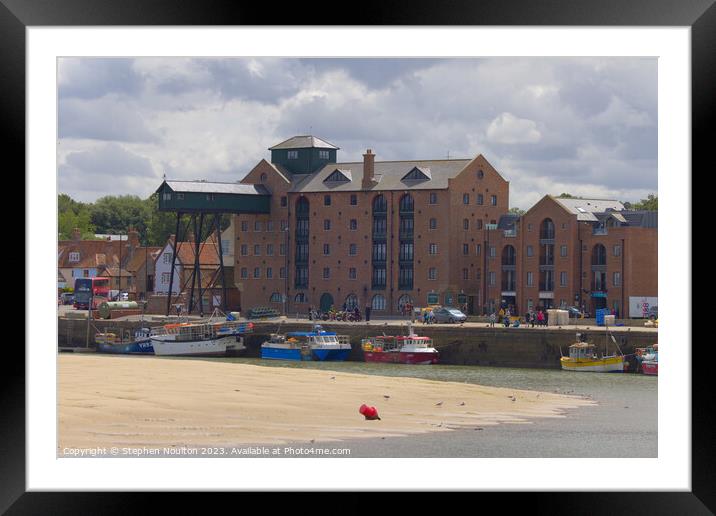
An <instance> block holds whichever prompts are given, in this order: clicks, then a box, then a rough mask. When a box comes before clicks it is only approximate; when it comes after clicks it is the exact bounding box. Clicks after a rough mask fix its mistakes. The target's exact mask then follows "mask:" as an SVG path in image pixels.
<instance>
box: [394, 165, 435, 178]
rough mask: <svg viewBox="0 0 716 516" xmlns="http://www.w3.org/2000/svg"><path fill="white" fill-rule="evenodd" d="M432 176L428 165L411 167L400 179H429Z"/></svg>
mask: <svg viewBox="0 0 716 516" xmlns="http://www.w3.org/2000/svg"><path fill="white" fill-rule="evenodd" d="M432 178H433V176H432V174H431V173H430V168H428V167H424V166H423V167H413V168H411V169H410V172H408V173H407V174H405V175H404V176H403V178H402V179H401V181H430V180H431V179H432Z"/></svg>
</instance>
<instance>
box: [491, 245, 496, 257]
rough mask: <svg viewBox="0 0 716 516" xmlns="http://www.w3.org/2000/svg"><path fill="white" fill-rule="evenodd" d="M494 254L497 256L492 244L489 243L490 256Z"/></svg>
mask: <svg viewBox="0 0 716 516" xmlns="http://www.w3.org/2000/svg"><path fill="white" fill-rule="evenodd" d="M495 256H497V250H496V249H495V246H494V245H491V246H490V258H494V257H495Z"/></svg>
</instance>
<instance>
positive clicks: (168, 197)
mask: <svg viewBox="0 0 716 516" xmlns="http://www.w3.org/2000/svg"><path fill="white" fill-rule="evenodd" d="M162 200H164V201H171V200H172V194H171V193H169V192H164V193H163V194H162Z"/></svg>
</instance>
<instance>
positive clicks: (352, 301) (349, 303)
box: [346, 294, 358, 311]
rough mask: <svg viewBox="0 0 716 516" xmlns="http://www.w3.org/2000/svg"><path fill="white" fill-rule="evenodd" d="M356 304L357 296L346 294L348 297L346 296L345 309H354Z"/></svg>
mask: <svg viewBox="0 0 716 516" xmlns="http://www.w3.org/2000/svg"><path fill="white" fill-rule="evenodd" d="M356 306H358V296H356V295H355V294H348V297H346V310H351V311H352V310H355V307H356Z"/></svg>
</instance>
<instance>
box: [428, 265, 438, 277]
mask: <svg viewBox="0 0 716 516" xmlns="http://www.w3.org/2000/svg"><path fill="white" fill-rule="evenodd" d="M428 279H429V280H435V279H438V270H437V268H435V267H430V268H429V269H428Z"/></svg>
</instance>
